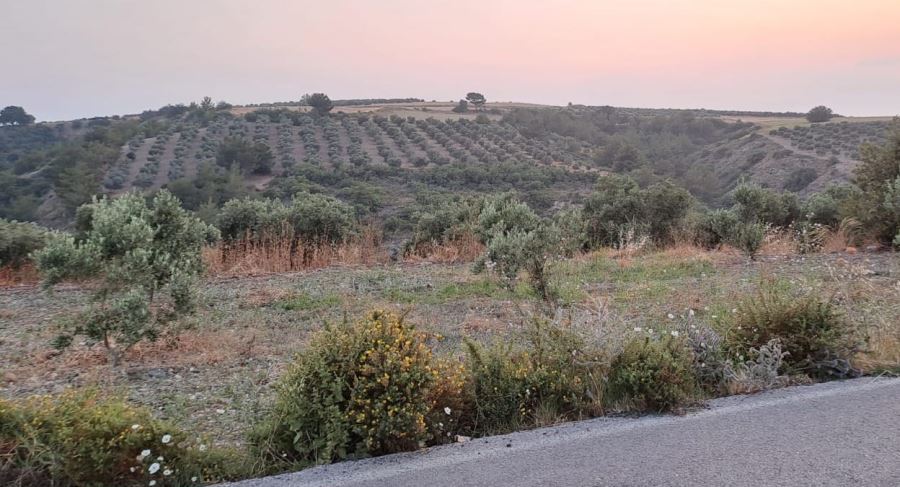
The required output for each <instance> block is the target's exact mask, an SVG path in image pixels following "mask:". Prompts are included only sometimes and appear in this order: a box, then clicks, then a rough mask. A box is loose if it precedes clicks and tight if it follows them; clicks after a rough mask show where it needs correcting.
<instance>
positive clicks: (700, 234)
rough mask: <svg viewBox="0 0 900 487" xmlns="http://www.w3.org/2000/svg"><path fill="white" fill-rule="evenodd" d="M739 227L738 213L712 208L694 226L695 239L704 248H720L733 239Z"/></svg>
mask: <svg viewBox="0 0 900 487" xmlns="http://www.w3.org/2000/svg"><path fill="white" fill-rule="evenodd" d="M737 227H738V218H737V215H735V213H734V212H733V211H731V210H712V211H709V212H706V213H704V214H703V215H702V216H701V217H700V220H699V221H698V222H697V224H696V226H695V228H694V240H695V241H696V242H697V244H699V245H701V246H702V247H703V248H706V249H709V250H713V249H718V248H719V247H721V246H722V245H723V244H725V243H727V242H730V241H732V238H733V236H734V233H735V229H736V228H737Z"/></svg>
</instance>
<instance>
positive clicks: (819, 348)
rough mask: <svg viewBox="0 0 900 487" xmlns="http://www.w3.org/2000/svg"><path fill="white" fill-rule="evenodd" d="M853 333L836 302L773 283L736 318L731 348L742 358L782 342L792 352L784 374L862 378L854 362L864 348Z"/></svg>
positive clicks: (743, 305)
mask: <svg viewBox="0 0 900 487" xmlns="http://www.w3.org/2000/svg"><path fill="white" fill-rule="evenodd" d="M854 335H855V334H854V333H853V332H852V330H851V329H850V328H849V326H848V325H847V323H846V321H845V320H844V318H843V317H842V316H841V314H840V313H839V312H838V310H837V307H836V306H835V305H834V304H833V303H832V302H831V301H829V300H822V299H819V298H818V297H817V296H813V295H800V296H794V295H792V293H790V292H789V290H786V289H780V288H778V286H776V285H775V283H768V284H765V285H764V286H762V287H761V288H760V290H759V291H758V293H757V294H756V295H755V296H751V297H749V298H747V299H745V300H744V301H742V302H741V303H740V304H738V307H737V313H735V314H732V315H731V317H730V329H729V333H728V346H729V349H730V350H731V353H732V355H735V356H739V357H741V356H748V355H749V353H750V349H751V348H756V349H757V350H758V349H759V348H760V347H762V346H763V345H766V344H768V343H769V342H770V341H771V340H773V339H778V340H779V341H780V343H781V347H782V349H783V350H784V351H785V352H787V353H788V355H787V357H786V358H785V360H784V367H783V369H782V372H784V373H788V374H799V373H802V374H807V375H809V376H811V377H815V378H818V379H828V378H839V377H847V376H852V375H855V374H857V371H856V370H855V369H854V368H853V367H852V365H851V364H850V359H851V357H852V356H853V354H854V353H855V352H856V351H857V349H858V348H859V343H858V341H857V340H856V339H855V337H854Z"/></svg>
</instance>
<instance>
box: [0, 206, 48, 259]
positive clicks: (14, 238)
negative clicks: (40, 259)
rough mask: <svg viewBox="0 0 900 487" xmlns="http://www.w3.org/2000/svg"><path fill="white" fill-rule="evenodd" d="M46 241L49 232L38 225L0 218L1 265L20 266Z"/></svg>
mask: <svg viewBox="0 0 900 487" xmlns="http://www.w3.org/2000/svg"><path fill="white" fill-rule="evenodd" d="M46 241H47V232H46V231H45V230H43V229H41V228H40V227H38V226H37V225H35V224H33V223H24V222H17V221H9V220H4V219H2V218H0V267H4V266H11V267H13V268H18V267H20V266H21V265H22V264H24V263H25V262H26V261H27V260H28V256H29V254H31V253H32V252H34V251H36V250H39V249H41V248H42V247H43V246H44V245H45V244H46Z"/></svg>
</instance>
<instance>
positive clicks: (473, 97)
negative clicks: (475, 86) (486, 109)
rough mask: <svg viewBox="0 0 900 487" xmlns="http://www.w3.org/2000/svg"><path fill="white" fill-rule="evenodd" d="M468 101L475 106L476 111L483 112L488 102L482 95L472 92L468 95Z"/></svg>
mask: <svg viewBox="0 0 900 487" xmlns="http://www.w3.org/2000/svg"><path fill="white" fill-rule="evenodd" d="M466 100H467V101H468V102H469V103H471V104H472V105H474V106H475V109H476V110H481V108H482V107H483V106H484V104H485V102H486V101H487V100H486V99H485V98H484V95H482V94H481V93H476V92H474V91H473V92H471V93H468V94H467V95H466Z"/></svg>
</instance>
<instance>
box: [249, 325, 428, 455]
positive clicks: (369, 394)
mask: <svg viewBox="0 0 900 487" xmlns="http://www.w3.org/2000/svg"><path fill="white" fill-rule="evenodd" d="M426 339H427V337H426V335H425V334H424V333H422V332H419V331H417V330H416V329H415V328H414V327H413V326H412V325H410V324H407V323H406V322H404V321H403V319H402V318H401V317H399V316H397V315H394V314H391V313H386V312H383V311H373V312H371V313H370V314H369V315H368V316H366V318H365V319H364V320H362V321H359V322H357V323H355V324H350V325H346V324H345V325H344V326H341V327H326V328H325V329H323V330H322V331H320V332H318V333H317V334H316V335H315V336H314V337H313V338H312V340H311V342H310V344H309V346H308V347H307V348H306V349H304V350H303V352H302V353H300V354H298V355H297V358H296V359H295V360H294V362H293V364H292V365H291V366H290V367H289V369H288V371H287V373H286V374H285V375H284V377H282V379H281V380H280V382H279V384H278V386H277V398H276V401H275V404H274V406H273V408H272V411H271V413H270V415H269V416H268V417H267V418H266V419H265V420H264V421H262V422H261V424H259V425H258V426H257V428H255V430H254V431H253V432H252V433H251V438H250V439H251V444H253V445H254V446H255V447H256V448H257V449H258V450H259V453H260V454H261V455H262V456H263V457H264V458H266V459H268V460H269V461H270V462H273V463H274V464H275V465H277V464H278V463H282V462H288V463H291V464H295V465H305V464H311V463H328V462H331V461H335V460H340V459H344V458H359V457H364V456H371V455H380V454H385V453H392V452H398V451H406V450H414V449H416V448H419V447H421V446H424V445H425V444H426V442H427V441H428V440H429V439H430V437H431V432H430V431H429V428H428V426H427V424H426V417H427V416H428V415H429V413H430V411H431V410H432V409H433V406H434V405H433V404H431V401H430V400H429V399H430V397H431V391H432V390H433V388H434V386H435V383H436V382H437V381H438V378H439V370H438V369H437V368H436V367H435V366H434V364H433V360H432V350H431V348H430V347H429V346H428V344H427V342H426Z"/></svg>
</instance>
